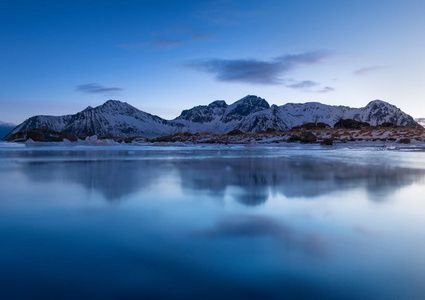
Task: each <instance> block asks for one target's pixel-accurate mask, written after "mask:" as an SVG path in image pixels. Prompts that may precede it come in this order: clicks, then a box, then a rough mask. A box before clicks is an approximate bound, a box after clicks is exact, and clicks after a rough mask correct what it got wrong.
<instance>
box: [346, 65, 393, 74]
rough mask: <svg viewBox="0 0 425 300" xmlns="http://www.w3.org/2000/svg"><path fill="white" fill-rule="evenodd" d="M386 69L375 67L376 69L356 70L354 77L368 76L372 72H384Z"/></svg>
mask: <svg viewBox="0 0 425 300" xmlns="http://www.w3.org/2000/svg"><path fill="white" fill-rule="evenodd" d="M384 68H385V67H383V66H374V67H367V68H361V69H358V70H355V71H354V72H353V74H354V75H367V74H370V73H372V72H376V71H380V70H382V69H384Z"/></svg>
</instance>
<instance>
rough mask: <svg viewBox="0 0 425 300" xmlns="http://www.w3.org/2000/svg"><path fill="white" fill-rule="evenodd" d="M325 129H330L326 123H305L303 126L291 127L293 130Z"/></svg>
mask: <svg viewBox="0 0 425 300" xmlns="http://www.w3.org/2000/svg"><path fill="white" fill-rule="evenodd" d="M326 128H331V126H329V125H328V124H326V123H322V122H319V123H305V124H303V125H299V126H294V127H292V129H293V130H314V129H326Z"/></svg>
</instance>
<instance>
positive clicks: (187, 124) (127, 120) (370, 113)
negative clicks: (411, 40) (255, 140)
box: [8, 95, 419, 139]
mask: <svg viewBox="0 0 425 300" xmlns="http://www.w3.org/2000/svg"><path fill="white" fill-rule="evenodd" d="M341 119H354V120H357V121H361V122H368V123H369V124H371V125H372V126H376V125H380V124H383V123H391V124H394V125H398V126H412V127H416V126H419V124H418V123H417V122H415V121H414V120H413V118H412V117H411V116H409V115H407V114H406V113H404V112H402V111H401V110H400V109H399V108H397V107H395V106H394V105H391V104H389V103H387V102H384V101H381V100H374V101H371V102H370V103H369V104H368V105H366V106H365V107H362V108H351V107H348V106H332V105H325V104H321V103H317V102H309V103H288V104H285V105H282V106H277V105H272V106H270V105H269V103H267V101H266V100H264V99H262V98H260V97H257V96H252V95H248V96H246V97H244V98H242V99H240V100H238V101H236V102H235V103H233V104H231V105H228V104H227V103H226V102H225V101H223V100H217V101H214V102H212V103H210V104H209V105H200V106H196V107H193V108H191V109H188V110H184V111H183V112H182V113H181V115H180V116H178V117H177V118H175V119H174V120H165V119H162V118H160V117H158V116H154V115H151V114H148V113H146V112H143V111H140V110H138V109H137V108H135V107H133V106H131V105H129V104H127V103H125V102H120V101H117V100H108V101H107V102H105V103H104V104H103V105H100V106H97V107H95V108H92V107H90V106H89V107H87V108H86V109H85V110H83V111H81V112H79V113H77V114H75V115H66V116H59V117H54V116H34V117H31V118H29V119H28V120H26V121H25V122H23V123H22V124H20V125H18V126H17V127H16V128H15V129H14V130H13V131H12V134H15V133H19V132H22V131H25V130H28V129H47V130H52V131H57V132H66V133H68V134H72V135H75V136H78V137H86V136H90V135H98V136H103V137H132V136H143V137H147V138H155V137H159V136H164V135H169V134H174V133H178V132H191V133H197V132H211V133H227V132H229V131H231V130H233V129H239V130H241V131H244V132H259V131H265V130H267V129H268V128H271V129H276V130H287V129H291V128H292V127H294V126H298V125H302V124H305V123H311V122H312V123H317V122H323V123H326V124H328V125H330V126H333V125H334V124H335V123H336V122H338V121H339V120H341ZM8 138H9V139H10V135H9V136H8Z"/></svg>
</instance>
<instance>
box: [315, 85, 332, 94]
mask: <svg viewBox="0 0 425 300" xmlns="http://www.w3.org/2000/svg"><path fill="white" fill-rule="evenodd" d="M333 91H335V88H333V87H330V86H325V87H324V88H323V89H321V90H318V91H316V92H317V93H329V92H333Z"/></svg>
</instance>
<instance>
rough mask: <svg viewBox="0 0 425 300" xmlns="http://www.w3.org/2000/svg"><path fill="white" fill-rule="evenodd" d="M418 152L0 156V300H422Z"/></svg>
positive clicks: (134, 151) (98, 150) (258, 149)
mask: <svg viewBox="0 0 425 300" xmlns="http://www.w3.org/2000/svg"><path fill="white" fill-rule="evenodd" d="M424 194H425V152H421V151H401V150H394V151H390V150H383V149H380V148H354V149H349V148H323V147H319V146H305V147H302V146H299V145H298V146H287V145H285V146H279V145H276V146H208V147H202V146H189V147H150V146H141V147H135V146H133V147H131V146H110V147H88V146H76V147H61V146H55V147H26V146H24V145H15V144H4V143H3V144H1V145H0V195H1V197H0V299H8V300H9V299H10V300H12V299H229V298H232V299H425V285H424V283H423V280H424V278H425V227H424V225H425V197H424Z"/></svg>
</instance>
